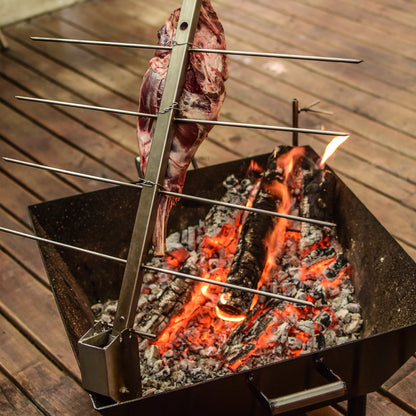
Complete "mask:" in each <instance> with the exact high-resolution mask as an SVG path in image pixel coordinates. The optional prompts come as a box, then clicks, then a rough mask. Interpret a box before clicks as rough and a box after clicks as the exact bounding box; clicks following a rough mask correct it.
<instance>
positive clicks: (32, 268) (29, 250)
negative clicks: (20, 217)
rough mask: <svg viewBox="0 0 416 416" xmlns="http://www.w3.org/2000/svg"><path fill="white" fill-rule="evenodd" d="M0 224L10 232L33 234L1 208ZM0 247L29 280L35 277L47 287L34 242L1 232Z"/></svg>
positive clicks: (0, 180)
mask: <svg viewBox="0 0 416 416" xmlns="http://www.w3.org/2000/svg"><path fill="white" fill-rule="evenodd" d="M0 183H1V184H2V186H3V185H4V183H5V181H3V178H1V177H0ZM0 224H1V226H2V227H6V228H10V229H12V230H16V231H20V232H24V233H28V234H32V233H33V232H32V231H31V230H30V229H28V228H27V227H25V226H23V225H22V224H21V223H19V222H18V221H16V220H15V219H14V218H12V217H11V216H10V215H9V214H8V213H7V212H6V211H5V210H4V209H3V208H1V207H0ZM0 247H1V248H2V250H4V252H6V253H7V255H8V256H10V257H11V258H13V259H14V260H15V261H16V262H17V263H19V264H20V265H21V266H22V267H24V268H25V269H26V270H27V272H28V274H29V273H30V275H31V276H30V278H32V277H36V278H37V279H39V280H40V281H42V282H43V284H44V285H49V282H48V277H47V276H46V272H45V269H44V266H43V262H42V258H41V256H40V253H39V249H38V247H37V245H36V243H35V242H34V241H32V240H29V239H26V238H23V237H18V236H15V235H11V234H8V233H4V232H2V233H0Z"/></svg>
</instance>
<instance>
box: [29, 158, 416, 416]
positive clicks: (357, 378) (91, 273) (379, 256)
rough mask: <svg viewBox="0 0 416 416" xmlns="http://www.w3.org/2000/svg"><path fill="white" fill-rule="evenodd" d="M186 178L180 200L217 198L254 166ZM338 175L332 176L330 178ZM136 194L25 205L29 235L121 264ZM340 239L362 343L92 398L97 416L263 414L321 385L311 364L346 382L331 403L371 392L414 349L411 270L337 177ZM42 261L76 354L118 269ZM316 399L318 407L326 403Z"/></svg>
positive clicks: (48, 254) (201, 209)
mask: <svg viewBox="0 0 416 416" xmlns="http://www.w3.org/2000/svg"><path fill="white" fill-rule="evenodd" d="M266 158H267V155H261V156H257V157H255V158H248V159H243V160H238V161H234V162H229V163H225V164H221V165H217V166H211V167H207V168H202V169H197V170H194V171H191V172H189V173H188V176H187V179H186V185H185V188H184V193H187V194H192V195H197V196H202V197H207V198H212V199H219V198H220V197H221V196H222V194H223V192H224V190H223V187H222V182H223V180H224V179H225V178H226V177H227V176H228V175H230V174H231V173H233V174H235V175H236V176H237V177H239V178H242V177H244V176H245V173H246V170H247V167H248V165H249V163H250V161H251V160H252V159H255V160H256V161H257V162H258V163H259V164H264V163H265V161H266ZM335 176H336V175H335ZM139 198H140V190H136V189H134V188H128V187H113V188H109V189H105V190H101V191H96V192H91V193H86V194H81V195H77V196H73V197H69V198H64V199H59V200H55V201H50V202H46V203H41V204H37V205H33V206H31V207H29V211H30V215H31V218H32V221H33V225H34V228H35V232H36V234H37V235H39V236H41V237H45V238H48V239H52V240H58V241H61V242H64V243H67V244H71V245H75V246H79V247H83V248H86V249H89V250H93V251H97V252H100V253H106V254H109V255H112V256H116V257H122V258H125V257H126V255H127V251H128V247H129V243H130V237H131V232H132V228H133V224H134V219H135V214H136V210H137V205H138V201H139ZM335 198H336V204H335V205H336V223H337V233H338V237H339V240H340V243H341V245H342V246H343V250H344V253H345V254H346V256H347V258H348V260H349V262H350V263H351V264H352V266H353V268H354V271H355V272H354V276H353V283H354V286H355V290H356V297H357V300H358V301H359V302H360V304H361V307H362V315H363V319H364V326H363V329H362V335H361V338H360V339H359V340H357V341H352V342H348V343H345V344H342V345H339V346H337V347H331V348H326V349H324V350H321V351H319V352H316V353H310V354H304V355H301V356H299V357H296V358H292V359H288V360H284V361H280V362H276V363H274V364H270V365H267V366H263V367H259V368H256V369H254V370H251V371H243V372H241V373H237V374H231V375H229V376H225V377H219V378H216V379H212V380H210V381H207V382H202V383H197V384H194V385H192V386H187V387H183V388H180V389H176V390H172V391H169V392H164V393H160V394H154V395H151V396H147V397H142V398H138V399H135V400H131V401H127V402H123V403H115V402H112V401H111V400H109V399H108V398H105V397H101V396H99V395H97V394H91V397H92V401H93V405H94V407H95V408H96V409H97V410H98V411H99V412H101V413H102V414H109V415H110V414H111V415H121V414H133V412H135V413H134V414H139V412H140V413H141V414H147V412H149V414H150V412H151V414H166V413H167V412H168V413H169V414H170V415H191V414H192V415H194V414H196V413H197V414H199V415H205V414H207V415H208V414H209V415H212V414H215V415H219V414H221V415H222V414H224V415H234V414H239V415H261V414H270V413H275V410H273V409H270V408H269V409H267V408H266V407H267V406H264V404H265V403H266V405H267V403H268V402H267V400H265V399H264V397H265V396H266V397H268V398H276V397H280V396H282V395H290V394H292V393H296V392H301V391H304V390H305V389H311V388H314V387H316V386H319V385H322V384H324V383H325V382H326V381H325V379H324V377H323V376H322V375H321V374H320V373H319V371H316V367H317V362H323V363H324V364H325V366H326V367H328V368H330V369H331V370H332V371H333V372H334V373H336V374H337V375H338V376H339V377H340V378H341V380H343V381H344V382H345V383H346V393H345V395H344V396H342V397H340V398H338V399H337V400H343V399H349V400H351V399H357V398H360V397H362V396H364V395H366V394H367V393H369V392H372V391H374V390H376V389H377V388H378V387H380V385H381V384H382V383H383V382H384V381H386V380H387V379H388V378H389V377H390V376H391V375H392V374H393V373H394V372H395V371H396V370H397V369H398V368H399V367H400V366H401V365H402V364H403V363H404V362H405V361H406V360H407V359H408V358H410V356H411V355H412V354H413V353H414V351H416V308H415V299H416V264H415V263H414V261H413V260H412V259H411V258H410V257H409V255H408V254H407V253H406V252H405V251H404V250H403V249H402V248H401V247H400V246H399V244H398V243H397V242H396V241H395V240H394V239H393V238H392V236H391V235H390V234H389V233H388V232H387V231H386V230H385V229H384V228H383V227H382V225H381V224H380V223H379V222H378V221H377V220H376V219H375V218H374V216H373V215H372V214H371V213H370V212H369V211H368V210H367V209H366V208H365V207H364V206H363V204H362V203H361V202H360V201H359V200H358V199H357V197H356V196H355V195H354V194H353V193H352V192H351V191H350V190H349V189H348V188H347V187H346V186H345V185H344V184H343V182H342V181H341V180H340V179H339V178H337V187H336V195H335ZM208 209H209V206H204V205H198V204H196V203H195V202H190V201H182V202H180V203H179V204H178V205H177V206H176V207H175V209H174V211H173V213H172V215H171V218H170V231H174V230H180V229H182V228H184V227H186V226H188V225H193V224H197V223H198V221H199V219H201V218H204V216H205V214H206V213H207V211H208ZM39 245H40V249H41V253H42V256H43V260H44V264H45V267H46V270H47V273H48V276H49V279H50V282H51V286H52V288H53V292H54V295H55V298H56V302H57V305H58V308H59V310H60V313H61V316H62V319H63V322H64V325H65V328H66V330H67V333H68V337H69V340H70V342H71V345H72V348H73V350H74V354H75V356H76V357H77V359H78V358H79V357H78V347H77V342H78V340H79V338H80V337H81V336H83V335H84V334H85V333H86V332H87V331H88V330H89V329H90V328H91V326H92V324H93V321H94V316H93V314H92V312H91V305H93V304H94V303H97V302H98V301H105V300H107V299H117V298H118V295H119V291H120V286H121V279H122V277H123V268H124V266H123V265H120V264H119V263H116V262H112V261H110V260H105V259H101V258H98V257H94V256H91V255H88V254H84V253H79V252H75V251H73V250H69V249H65V248H60V247H56V246H53V245H50V244H46V243H40V244H39ZM329 402H330V401H329V400H326V401H325V400H323V401H322V402H320V403H319V406H322V405H324V404H326V403H329Z"/></svg>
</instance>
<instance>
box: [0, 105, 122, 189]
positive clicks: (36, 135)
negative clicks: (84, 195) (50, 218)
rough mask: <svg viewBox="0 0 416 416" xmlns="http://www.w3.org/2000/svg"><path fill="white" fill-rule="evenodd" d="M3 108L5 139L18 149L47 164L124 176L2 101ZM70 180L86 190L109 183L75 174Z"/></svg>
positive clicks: (1, 107) (96, 174)
mask: <svg viewBox="0 0 416 416" xmlns="http://www.w3.org/2000/svg"><path fill="white" fill-rule="evenodd" d="M23 104H29V103H21V104H20V105H23ZM0 111H1V113H2V116H3V119H2V124H3V129H4V132H6V133H5V136H6V139H7V140H8V141H9V142H12V143H13V144H14V146H15V147H16V148H17V149H18V150H19V151H21V152H27V153H29V154H31V155H32V157H33V159H35V160H37V161H38V163H41V164H46V165H48V164H49V163H51V161H53V163H54V164H55V165H56V166H58V167H61V168H65V169H69V170H75V171H78V172H83V173H87V174H91V175H95V176H103V177H115V179H122V178H120V177H118V178H117V175H115V174H114V172H112V171H111V170H109V169H108V168H107V167H105V166H103V165H102V164H100V163H98V162H97V161H95V160H93V159H91V158H90V157H88V156H87V155H85V154H84V153H82V152H80V151H79V150H78V149H75V148H74V147H73V146H71V145H70V144H68V143H66V142H65V141H62V140H59V138H57V137H56V136H54V135H53V134H51V133H50V132H48V131H47V130H45V129H43V128H41V127H40V126H38V125H37V124H35V123H33V122H32V121H31V120H29V119H27V118H25V117H23V116H22V115H21V114H19V113H18V112H16V111H15V110H13V109H11V108H10V107H8V106H6V105H4V104H2V103H0ZM67 181H68V183H71V184H72V185H73V186H76V189H78V190H79V191H81V190H82V191H85V192H86V191H93V190H96V189H102V188H104V187H106V186H108V185H103V184H102V183H99V182H96V181H85V179H80V178H75V177H72V176H71V177H69V176H68V177H67Z"/></svg>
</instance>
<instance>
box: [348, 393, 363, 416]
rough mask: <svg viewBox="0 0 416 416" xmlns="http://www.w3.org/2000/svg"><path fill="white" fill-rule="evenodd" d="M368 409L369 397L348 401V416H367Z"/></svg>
mask: <svg viewBox="0 0 416 416" xmlns="http://www.w3.org/2000/svg"><path fill="white" fill-rule="evenodd" d="M366 408H367V395H364V396H359V397H355V398H353V399H350V400H348V410H347V416H365V414H366Z"/></svg>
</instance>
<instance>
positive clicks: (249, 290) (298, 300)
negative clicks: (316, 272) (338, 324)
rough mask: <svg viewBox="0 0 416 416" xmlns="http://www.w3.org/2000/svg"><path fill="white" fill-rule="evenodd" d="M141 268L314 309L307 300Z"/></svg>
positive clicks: (172, 272)
mask: <svg viewBox="0 0 416 416" xmlns="http://www.w3.org/2000/svg"><path fill="white" fill-rule="evenodd" d="M142 267H143V269H146V270H150V271H153V272H158V273H165V274H171V275H173V276H177V277H181V278H184V279H190V280H195V281H197V282H202V283H208V284H213V285H216V286H221V287H226V288H227V289H235V290H242V291H244V292H249V293H252V294H253V295H261V296H267V297H269V298H273V299H279V300H284V301H287V302H291V303H299V304H302V305H305V306H312V307H314V308H315V305H314V304H313V303H312V302H308V301H307V300H301V299H294V298H291V297H288V296H283V295H278V294H276V293H271V292H265V291H264V290H257V289H250V288H248V287H243V286H238V285H233V284H231V283H227V282H218V281H216V280H215V281H214V280H211V279H205V278H204V277H199V276H193V275H191V274H187V273H181V272H177V271H175V270H166V269H161V268H160V267H154V266H148V265H142Z"/></svg>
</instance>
